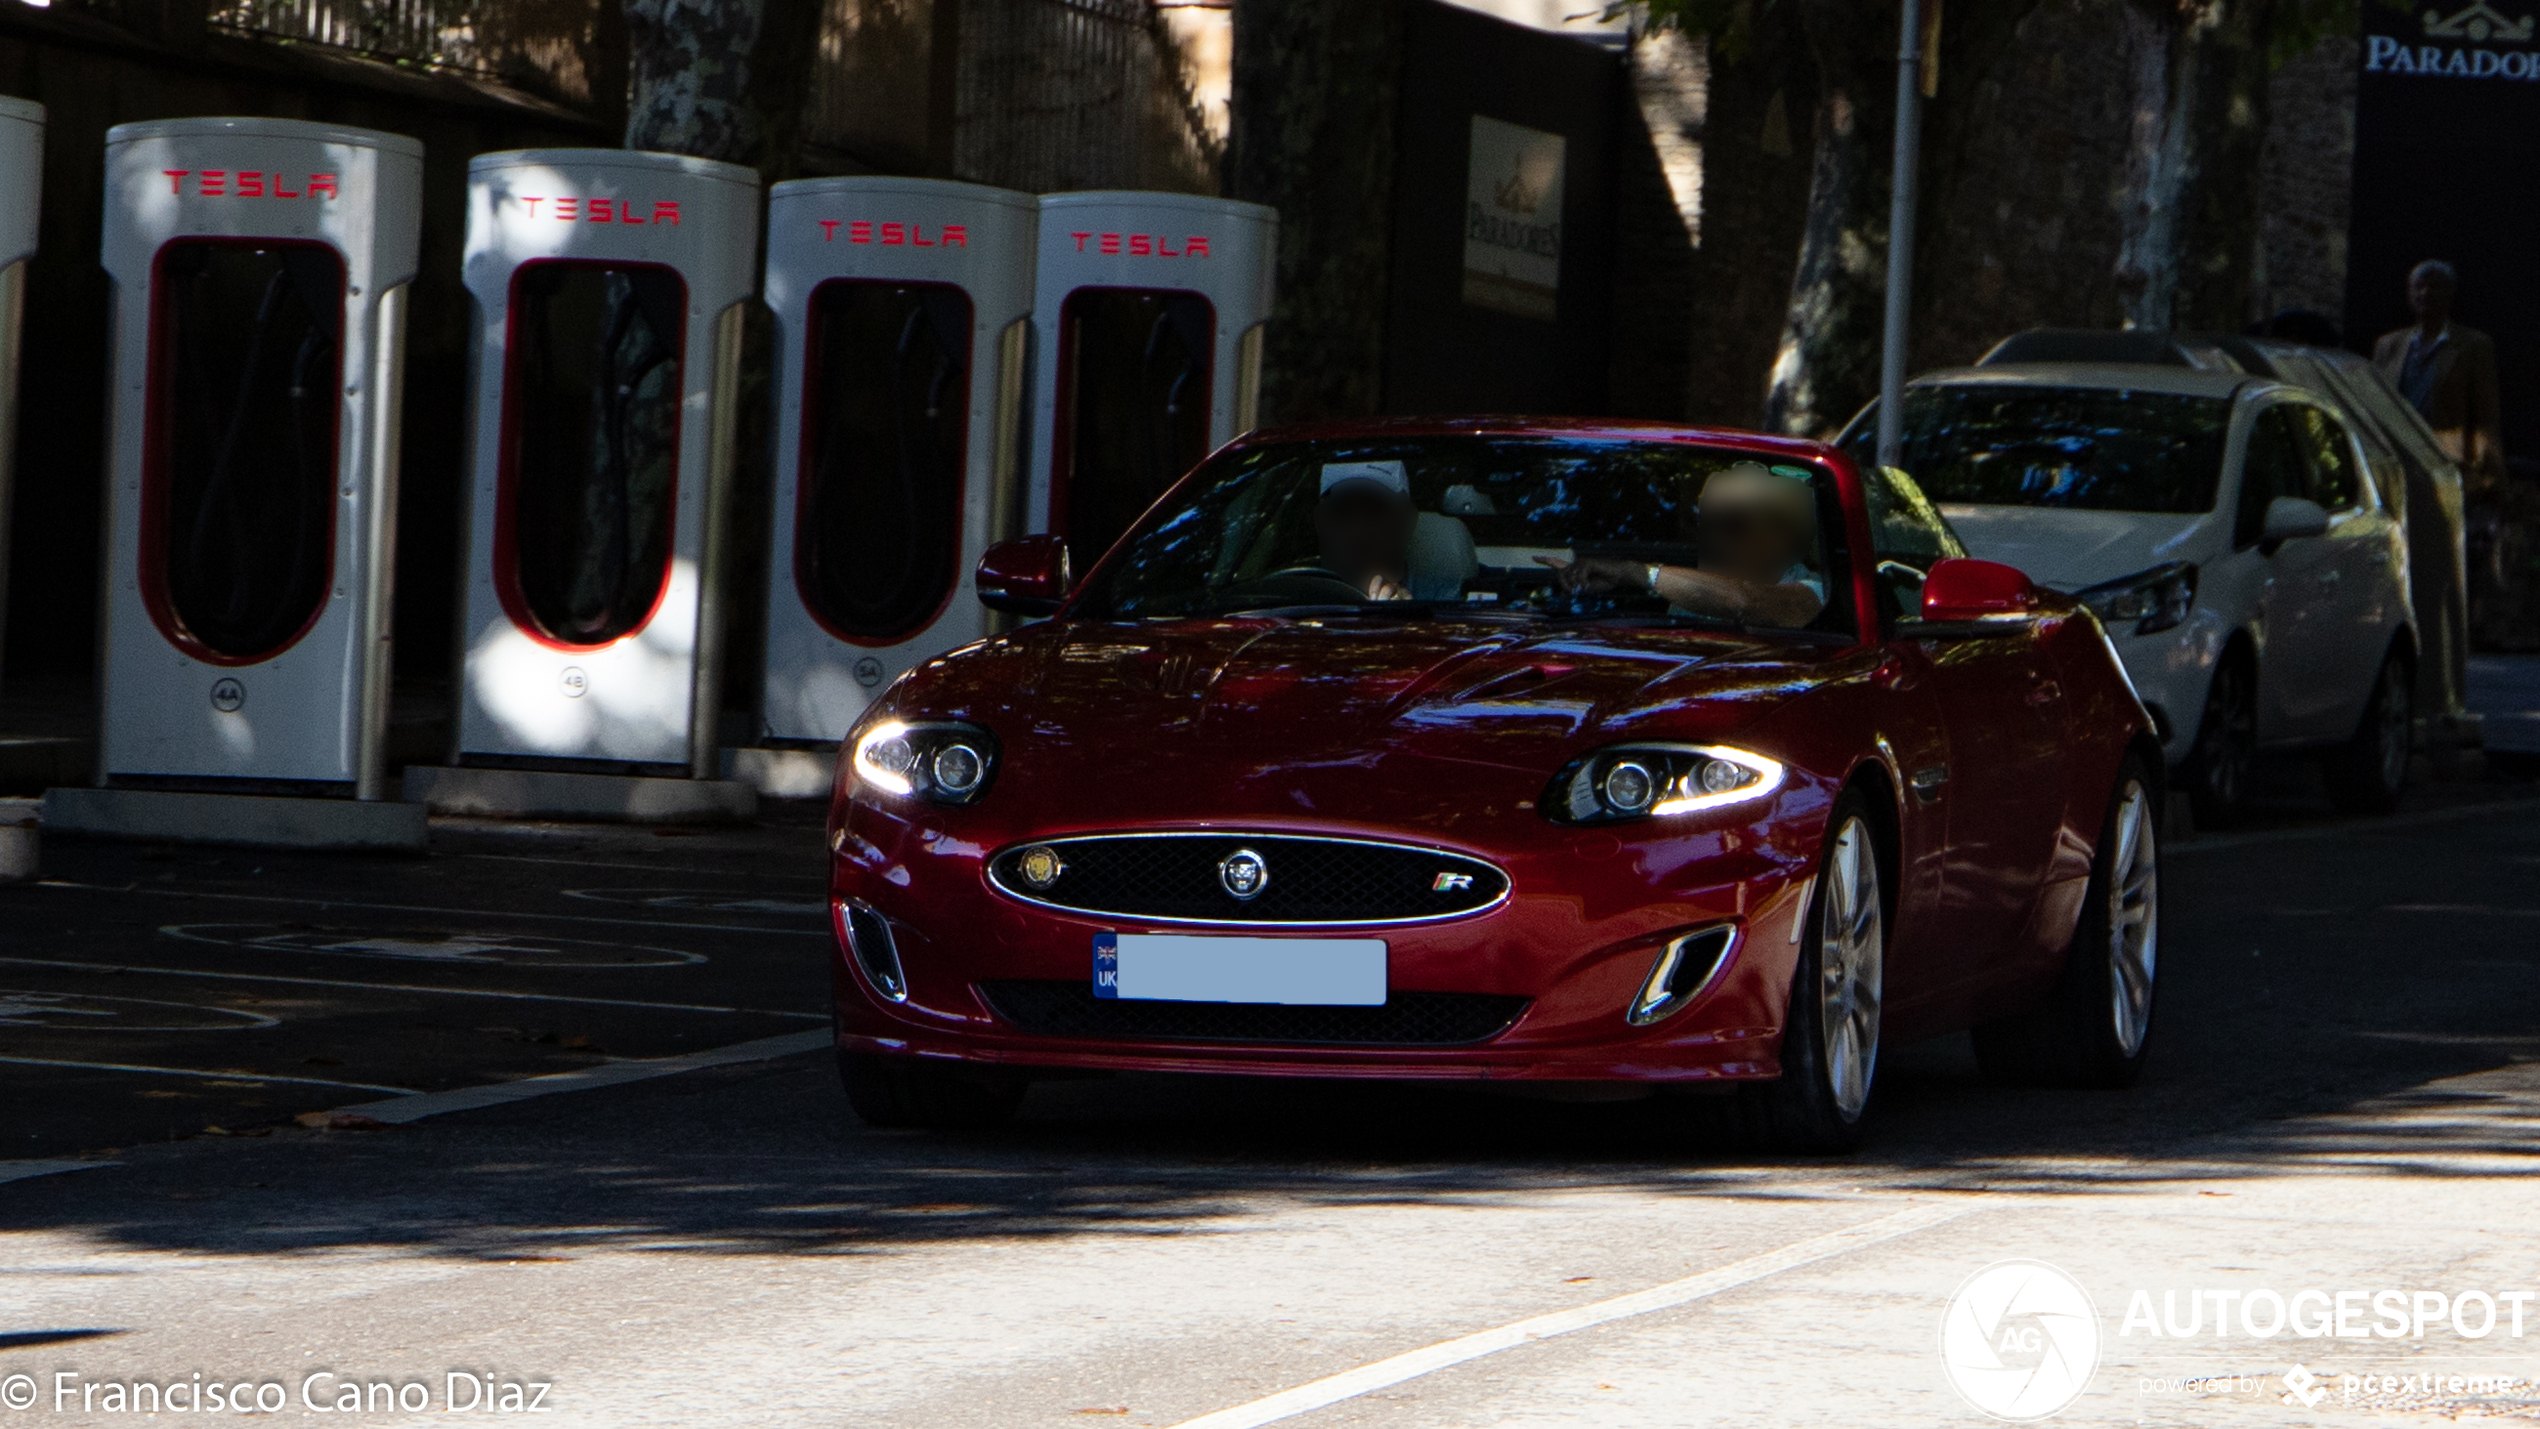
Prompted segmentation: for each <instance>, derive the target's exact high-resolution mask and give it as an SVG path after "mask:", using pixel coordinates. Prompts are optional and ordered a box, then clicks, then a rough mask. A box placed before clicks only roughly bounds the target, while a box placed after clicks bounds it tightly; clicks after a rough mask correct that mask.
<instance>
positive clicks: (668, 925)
mask: <svg viewBox="0 0 2540 1429" xmlns="http://www.w3.org/2000/svg"><path fill="white" fill-rule="evenodd" d="M28 886H30V887H34V888H67V889H71V890H72V891H74V892H80V893H112V894H116V895H118V896H123V895H129V894H134V893H146V894H149V895H150V896H152V897H154V898H210V899H218V900H220V901H222V902H225V903H291V904H296V905H298V906H300V907H303V908H359V909H362V910H364V911H366V912H371V913H431V914H435V915H437V916H440V917H444V918H496V919H500V918H535V919H537V920H539V921H540V922H546V923H597V924H607V925H608V926H610V927H613V928H649V929H651V930H653V931H655V932H661V931H664V930H676V931H679V932H688V933H756V934H758V935H759V936H760V937H775V938H826V937H828V936H829V930H828V929H826V928H816V929H815V928H771V927H768V926H766V925H765V924H757V925H753V926H749V927H744V926H742V925H740V924H737V923H674V922H670V921H668V920H666V919H662V918H594V917H591V916H589V915H587V914H582V913H511V912H500V911H493V910H488V909H482V908H432V907H418V906H416V905H413V904H407V903H352V902H347V901H345V900H344V899H340V898H295V897H292V896H291V895H289V894H283V893H196V892H189V891H187V890H185V889H182V888H139V887H118V886H115V885H112V884H105V883H74V882H72V881H71V880H69V879H67V878H44V879H38V880H36V882H34V883H33V884H30V885H28Z"/></svg>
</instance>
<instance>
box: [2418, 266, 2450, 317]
mask: <svg viewBox="0 0 2540 1429" xmlns="http://www.w3.org/2000/svg"><path fill="white" fill-rule="evenodd" d="M2408 307H2409V308H2410V309H2411V310H2412V311H2414V312H2415V313H2416V315H2417V321H2419V322H2421V323H2425V324H2427V325H2428V326H2434V327H2440V326H2441V325H2442V324H2444V323H2447V322H2450V321H2451V320H2452V280H2451V279H2449V278H2446V277H2444V276H2443V275H2442V274H2440V273H2418V274H2414V275H2412V276H2411V277H2410V278H2409V279H2408Z"/></svg>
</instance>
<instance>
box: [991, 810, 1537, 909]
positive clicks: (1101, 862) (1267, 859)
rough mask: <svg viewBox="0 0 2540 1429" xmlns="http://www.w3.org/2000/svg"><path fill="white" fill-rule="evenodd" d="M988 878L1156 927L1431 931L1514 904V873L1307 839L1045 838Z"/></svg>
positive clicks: (1032, 899) (1455, 858)
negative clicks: (1404, 926) (1420, 927)
mask: <svg viewBox="0 0 2540 1429" xmlns="http://www.w3.org/2000/svg"><path fill="white" fill-rule="evenodd" d="M988 879H989V881H990V882H991V883H993V884H995V885H996V887H997V888H998V889H999V890H1000V891H1001V892H1004V893H1005V894H1007V895H1008V896H1010V897H1014V898H1019V899H1021V900H1023V901H1024V902H1027V903H1037V904H1040V905H1041V906H1043V907H1047V908H1062V909H1065V910H1067V911H1069V912H1071V913H1088V914H1093V915H1097V916H1108V917H1118V918H1131V919H1137V920H1140V921H1143V922H1155V923H1249V924H1270V925H1280V926H1320V927H1330V926H1334V925H1347V924H1375V923H1429V922H1436V921H1438V920H1440V919H1445V918H1462V917H1468V916H1470V915H1472V914H1475V913H1480V912H1483V911H1485V910H1487V909H1490V908H1493V907H1496V906H1498V904H1499V902H1500V901H1501V900H1502V899H1504V898H1506V897H1507V896H1508V875H1506V874H1504V873H1502V872H1500V871H1499V870H1498V869H1496V868H1494V867H1492V866H1491V865H1489V864H1487V863H1484V862H1483V861H1481V860H1480V859H1477V858H1470V857H1467V856H1465V855H1463V854H1455V853H1444V852H1441V851H1439V850H1436V849H1426V848H1420V847H1417V846H1414V845H1410V844H1397V843H1385V842H1380V841H1377V840H1372V839H1347V838H1320V837H1314V836H1308V835H1298V834H1242V833H1169V834H1093V835H1087V836H1084V837H1080V838H1058V839H1046V840H1043V841H1041V842H1038V843H1030V844H1017V845H1015V846H1014V847H1012V848H1008V849H1005V850H1002V851H1001V852H999V853H998V854H997V855H996V856H995V857H993V858H991V859H990V860H988Z"/></svg>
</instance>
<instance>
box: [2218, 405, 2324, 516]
mask: <svg viewBox="0 0 2540 1429" xmlns="http://www.w3.org/2000/svg"><path fill="white" fill-rule="evenodd" d="M2303 410H2307V409H2305V408H2300V407H2296V406H2294V405H2292V404H2290V403H2278V404H2277V405H2275V406H2272V407H2269V408H2267V409H2266V410H2265V411H2263V412H2260V413H2259V414H2258V420H2257V421H2256V422H2255V423H2253V424H2251V426H2250V428H2249V451H2248V454H2247V455H2246V456H2245V457H2244V458H2242V460H2241V464H2240V505H2239V506H2238V508H2237V509H2236V510H2235V511H2234V513H2233V523H2232V542H2233V544H2235V545H2241V546H2254V545H2256V544H2258V536H2259V534H2260V533H2261V532H2263V531H2264V530H2266V525H2267V506H2268V504H2269V503H2271V502H2273V501H2274V500H2275V499H2276V498H2277V497H2279V496H2308V495H2310V494H2311V493H2310V474H2309V472H2308V470H2307V469H2306V463H2305V462H2304V461H2303V459H2302V440H2303V439H2302V435H2301V433H2300V431H2299V430H2298V429H2297V428H2296V427H2295V426H2294V413H2296V412H2298V411H2303Z"/></svg>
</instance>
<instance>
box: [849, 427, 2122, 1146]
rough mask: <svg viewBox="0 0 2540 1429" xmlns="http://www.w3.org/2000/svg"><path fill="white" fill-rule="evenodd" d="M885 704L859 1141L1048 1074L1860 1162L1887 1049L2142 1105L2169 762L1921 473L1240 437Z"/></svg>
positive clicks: (1004, 1100) (853, 1089)
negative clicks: (1311, 1091) (1502, 1109)
mask: <svg viewBox="0 0 2540 1429" xmlns="http://www.w3.org/2000/svg"><path fill="white" fill-rule="evenodd" d="M977 587H978V592H979V595H980V597H981V598H982V599H983V600H985V601H987V602H988V603H989V604H990V605H991V606H995V607H998V608H1000V609H1004V610H1008V611H1015V612H1019V613H1023V614H1027V615H1033V616H1043V617H1046V618H1045V619H1040V620H1037V621H1035V622H1034V623H1030V624H1026V625H1023V626H1021V627H1020V628H1018V629H1016V630H1014V631H1013V632H1012V633H1010V634H1006V635H1002V636H999V637H996V638H994V639H990V640H987V641H984V642H982V643H979V644H976V645H972V646H969V647H967V648H965V649H961V650H957V651H954V652H953V653H951V654H949V655H946V656H944V657H943V658H941V659H938V660H935V661H932V662H930V663H928V664H926V665H924V666H922V667H920V668H919V669H917V670H914V671H912V672H911V673H910V674H909V675H908V676H907V677H905V678H904V679H902V680H901V681H900V682H899V683H898V684H897V685H895V686H893V687H892V688H891V689H890V690H889V691H887V692H886V694H885V695H884V696H883V697H882V698H881V699H880V700H878V701H877V702H876V703H875V705H874V706H873V708H872V710H871V711H870V712H869V713H868V714H867V715H866V717H865V718H864V719H863V721H862V722H861V723H860V724H859V725H858V726H857V727H856V728H855V730H854V731H853V733H852V734H851V735H850V737H849V739H848V741H847V743H846V746H845V748H844V750H843V751H842V753H841V757H840V761H839V775H838V781H837V789H836V793H835V796H834V799H833V803H832V809H831V814H830V828H829V842H830V849H831V852H832V862H831V891H832V901H833V905H834V912H835V925H836V930H837V956H836V960H835V965H834V968H833V974H834V980H835V1006H836V1014H837V1046H838V1053H839V1058H840V1064H841V1068H842V1070H843V1072H844V1075H845V1079H846V1085H847V1091H848V1095H849V1097H850V1098H851V1100H852V1102H853V1104H854V1107H855V1109H856V1111H857V1112H858V1113H859V1114H860V1115H861V1116H863V1117H864V1119H865V1120H867V1121H868V1122H872V1123H876V1124H880V1125H893V1126H958V1125H974V1126H975V1125H980V1124H985V1123H990V1122H994V1121H996V1120H998V1119H1000V1118H1002V1117H1004V1116H1007V1115H1009V1114H1011V1113H1012V1112H1013V1110H1014V1109H1015V1107H1016V1105H1017V1104H1018V1102H1019V1101H1020V1100H1021V1098H1022V1096H1023V1093H1024V1088H1025V1086H1026V1084H1027V1083H1028V1081H1029V1079H1030V1078H1031V1076H1032V1075H1033V1073H1034V1072H1035V1071H1036V1070H1040V1071H1057V1070H1061V1069H1064V1070H1071V1071H1083V1070H1089V1069H1114V1070H1130V1069H1139V1070H1176V1071H1195V1072H1220V1073H1225V1072H1245V1073H1264V1074H1277V1075H1297V1076H1318V1077H1400V1078H1414V1077H1426V1078H1441V1077H1464V1078H1491V1079H1548V1080H1566V1081H1594V1080H1630V1081H1638V1082H1646V1083H1654V1084H1660V1085H1661V1086H1665V1087H1671V1088H1676V1089H1681V1090H1709V1091H1711V1092H1714V1093H1716V1094H1719V1095H1722V1096H1726V1097H1731V1098H1735V1099H1736V1101H1737V1102H1738V1103H1739V1104H1740V1110H1739V1112H1738V1115H1739V1117H1740V1119H1741V1121H1742V1122H1743V1124H1744V1125H1746V1126H1747V1127H1749V1128H1750V1129H1752V1130H1753V1131H1755V1132H1757V1133H1759V1134H1761V1135H1763V1136H1765V1137H1768V1138H1769V1139H1771V1140H1772V1141H1774V1142H1777V1143H1778V1144H1781V1145H1783V1146H1787V1147H1791V1148H1794V1149H1808V1150H1839V1149H1843V1148H1846V1147H1849V1146H1851V1145H1853V1144H1855V1143H1856V1142H1857V1140H1858V1139H1859V1137H1860V1135H1861V1130H1862V1126H1863V1123H1864V1119H1865V1117H1866V1116H1867V1115H1868V1113H1869V1112H1870V1109H1871V1107H1872V1104H1873V1102H1874V1100H1875V1095H1874V1094H1875V1092H1876V1089H1877V1085H1878V1064H1879V1054H1880V1049H1881V1048H1882V1047H1883V1046H1887V1045H1891V1044H1896V1043H1900V1042H1903V1041H1906V1040H1909V1039H1914V1038H1919V1037H1924V1036H1928V1035H1931V1034H1934V1033H1940V1032H1948V1031H1955V1030H1958V1029H1962V1028H1972V1029H1974V1032H1975V1037H1976V1047H1977V1050H1978V1053H1979V1056H1980V1059H1981V1062H1982V1064H1983V1066H1984V1068H1985V1070H1986V1071H1987V1073H1988V1074H1989V1075H1992V1076H1996V1077H2000V1078H2004V1079H2014V1080H2023V1081H2039V1082H2053V1083H2060V1084H2065V1085H2089V1086H2122V1085H2126V1084H2128V1083H2130V1082H2132V1081H2133V1079H2134V1078H2135V1077H2136V1076H2137V1075H2138V1074H2139V1073H2140V1070H2141V1067H2142V1064H2143V1059H2144V1055H2145V1046H2146V1042H2147V1040H2148V1037H2149V1035H2150V1032H2151V1028H2152V1017H2153V1003H2154V996H2153V994H2154V988H2155V982H2154V978H2155V974H2156V972H2157V970H2158V967H2157V954H2158V935H2159V882H2158V872H2157V855H2156V848H2155V842H2154V829H2155V825H2156V822H2157V820H2156V811H2157V810H2158V809H2159V807H2160V799H2161V790H2160V771H2161V769H2162V761H2161V758H2160V750H2159V746H2158V744H2157V742H2156V737H2155V735H2154V733H2153V728H2152V722H2151V720H2150V719H2149V718H2148V717H2147V715H2146V714H2145V712H2144V710H2143V707H2142V704H2141V702H2140V701H2138V700H2137V699H2136V697H2135V694H2134V691H2133V688H2132V687H2131V686H2130V685H2129V684H2128V683H2127V680H2126V676H2125V673H2124V670H2123V668H2122V667H2121V666H2120V665H2119V664H2118V662H2117V659H2116V657H2115V655H2114V654H2113V653H2112V652H2111V651H2110V648H2109V645H2108V642H2107V640H2106V638H2105V637H2104V636H2103V635H2102V633H2101V631H2100V629H2099V626H2098V623H2097V622H2096V620H2095V619H2094V618H2093V617H2092V616H2091V615H2090V614H2089V612H2088V611H2086V610H2084V609H2082V608H2081V607H2079V606H2077V605H2075V604H2074V603H2072V602H2071V601H2068V600H2065V599H2063V598H2061V597H2058V596H2055V595H2052V594H2048V593H2044V592H2041V591H2039V590H2038V589H2036V588H2035V587H2034V586H2032V585H2031V584H2030V582H2029V581H2028V580H2027V579H2026V578H2025V577H2024V576H2022V575H2021V574H2020V573H2019V572H2017V571H2014V570H2011V569H2010V568H2008V567H2004V566H1998V565H1992V564H1989V563H1987V562H1983V561H1977V560H1970V559H1968V558H1967V557H1966V555H1965V552H1964V551H1963V549H1962V548H1961V547H1960V546H1959V544H1958V540H1957V538H1956V537H1955V536H1954V535H1952V534H1951V532H1950V530H1949V526H1948V523H1947V522H1945V521H1944V520H1942V519H1941V517H1940V516H1939V514H1938V513H1937V512H1936V511H1935V510H1934V509H1933V507H1932V505H1931V503H1929V502H1928V501H1926V500H1925V499H1924V498H1923V496H1922V494H1921V493H1920V492H1919V491H1917V490H1916V489H1915V487H1914V485H1913V482H1912V481H1911V479H1910V478H1908V477H1907V476H1906V475H1905V474H1904V473H1902V472H1898V471H1894V470H1870V471H1864V470H1861V469H1859V468H1857V467H1855V466H1854V465H1853V464H1852V463H1851V462H1850V461H1849V460H1848V459H1847V458H1846V457H1844V456H1843V455H1842V454H1841V453H1839V452H1837V451H1835V450H1834V449H1832V448H1830V447H1825V446H1820V445H1816V444H1813V443H1807V442H1797V441H1785V440H1779V439H1774V438H1768V437H1760V436H1754V435H1749V434H1745V433H1734V432H1723V431H1703V430H1692V429H1686V428H1679V427H1671V426H1657V425H1641V424H1630V423H1614V422H1553V421H1502V420H1481V421H1444V420H1418V421H1411V420H1402V421H1380V422H1367V423H1353V424H1348V425H1336V426H1325V427H1314V428H1298V429H1289V430H1284V431H1273V432H1264V433H1257V434H1255V435H1253V436H1250V437H1247V438H1245V439H1243V440H1241V441H1238V442H1236V443H1235V444H1233V445H1231V446H1229V447H1227V448H1225V449H1224V450H1222V451H1220V452H1218V453H1217V454H1216V455H1215V456H1213V457H1211V458H1210V459H1209V460H1208V461H1207V462H1205V463H1204V464H1202V465H1201V466H1200V467H1199V468H1198V469H1197V470H1195V471H1193V472H1192V473H1191V474H1190V475H1189V476H1187V477H1186V478H1184V479H1183V480H1182V481H1181V482H1180V483H1179V484H1177V485H1176V486H1175V487H1174V488H1173V489H1172V490H1171V491H1169V492H1167V493H1166V494H1165V496H1164V497H1163V498H1162V499H1161V500H1159V501H1158V502H1157V503H1156V504H1155V506H1154V507H1153V508H1152V509H1151V510H1149V511H1148V512H1147V513H1146V515H1145V516H1144V517H1143V518H1141V519H1140V520H1139V521H1138V522H1137V524H1136V525H1134V526H1133V527H1132V528H1131V529H1130V531H1129V532H1128V534H1127V535H1126V536H1124V537H1123V538H1122V539H1121V540H1120V541H1119V543H1118V544H1117V545H1116V546H1114V547H1113V549H1112V550H1111V551H1110V552H1109V553H1107V554H1105V555H1103V556H1102V558H1101V559H1100V560H1099V561H1098V562H1097V563H1096V564H1095V565H1094V567H1093V568H1092V570H1091V571H1090V572H1089V573H1087V575H1086V577H1085V578H1084V580H1083V581H1082V582H1081V583H1075V584H1071V582H1070V579H1069V573H1068V561H1067V554H1066V550H1065V547H1064V546H1063V545H1062V544H1061V543H1060V542H1059V541H1058V540H1057V539H1056V538H1054V537H1046V536H1044V537H1034V538H1029V539H1026V540H1023V541H1018V542H1013V543H1009V544H1007V545H1004V546H1000V547H997V548H995V549H994V550H992V551H991V552H990V553H989V555H988V558H987V559H986V560H985V561H984V562H982V564H981V566H980V568H979V571H978V575H977Z"/></svg>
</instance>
